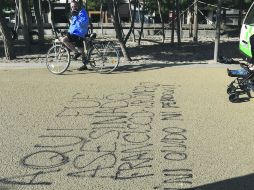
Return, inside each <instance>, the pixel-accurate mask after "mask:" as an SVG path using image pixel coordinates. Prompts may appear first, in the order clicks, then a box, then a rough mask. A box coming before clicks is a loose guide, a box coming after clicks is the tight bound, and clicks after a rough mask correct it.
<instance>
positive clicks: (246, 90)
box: [227, 63, 254, 103]
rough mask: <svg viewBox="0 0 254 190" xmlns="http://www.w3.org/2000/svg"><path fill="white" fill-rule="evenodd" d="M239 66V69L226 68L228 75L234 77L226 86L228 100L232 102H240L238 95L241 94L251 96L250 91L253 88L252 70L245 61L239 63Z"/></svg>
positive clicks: (253, 76)
mask: <svg viewBox="0 0 254 190" xmlns="http://www.w3.org/2000/svg"><path fill="white" fill-rule="evenodd" d="M240 66H241V67H242V69H241V70H229V69H228V70H227V71H228V76H230V77H236V79H235V80H234V81H232V82H231V83H230V84H229V85H228V88H227V93H228V95H229V101H230V102H232V103H237V102H240V101H241V99H240V98H239V96H240V95H242V94H247V95H248V97H249V98H251V94H250V91H251V90H254V71H252V70H250V69H249V66H248V65H247V64H245V63H240Z"/></svg>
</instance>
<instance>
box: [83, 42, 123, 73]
mask: <svg viewBox="0 0 254 190" xmlns="http://www.w3.org/2000/svg"><path fill="white" fill-rule="evenodd" d="M119 60H120V57H119V52H118V50H117V49H116V48H115V47H114V46H112V45H108V46H94V47H92V48H91V50H90V51H89V53H88V62H89V64H90V66H91V67H92V69H93V70H95V71H96V72H99V73H111V72H113V71H114V70H115V69H116V68H117V67H118V65H119Z"/></svg>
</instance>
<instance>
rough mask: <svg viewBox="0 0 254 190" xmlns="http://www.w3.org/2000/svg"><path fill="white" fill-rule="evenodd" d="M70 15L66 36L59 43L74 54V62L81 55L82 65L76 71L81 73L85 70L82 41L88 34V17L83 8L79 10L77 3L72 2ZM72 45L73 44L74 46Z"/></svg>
mask: <svg viewBox="0 0 254 190" xmlns="http://www.w3.org/2000/svg"><path fill="white" fill-rule="evenodd" d="M71 15H72V16H71V18H70V27H69V30H68V33H67V36H64V37H61V38H60V41H61V42H62V43H64V44H65V45H66V46H67V47H68V48H69V49H70V50H71V51H73V52H74V56H73V59H74V60H76V59H77V58H78V57H79V56H81V55H82V62H83V65H82V66H81V67H80V68H79V69H78V70H80V71H82V70H86V69H87V67H86V63H85V61H84V60H85V52H84V43H83V40H84V37H85V35H86V34H87V32H88V25H89V17H88V14H87V12H86V10H85V9H84V8H82V9H80V7H79V3H78V2H77V1H74V0H73V1H72V2H71ZM72 43H75V45H73V44H72ZM75 46H76V47H77V48H76V47H75Z"/></svg>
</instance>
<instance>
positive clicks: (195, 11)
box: [193, 0, 198, 42]
mask: <svg viewBox="0 0 254 190" xmlns="http://www.w3.org/2000/svg"><path fill="white" fill-rule="evenodd" d="M193 30H194V36H193V41H194V42H197V41H198V1H197V0H195V2H194V26H193Z"/></svg>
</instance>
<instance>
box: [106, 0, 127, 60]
mask: <svg viewBox="0 0 254 190" xmlns="http://www.w3.org/2000/svg"><path fill="white" fill-rule="evenodd" d="M107 5H108V9H109V13H110V15H111V18H112V19H113V25H114V28H115V32H116V35H117V38H118V41H119V44H120V47H121V50H122V52H123V56H124V58H125V59H126V60H127V61H131V58H130V56H129V53H128V51H127V48H126V45H125V43H124V40H123V33H122V27H121V25H120V20H119V17H118V15H119V12H118V8H117V2H116V0H107Z"/></svg>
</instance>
